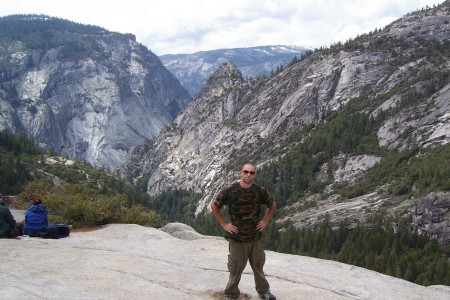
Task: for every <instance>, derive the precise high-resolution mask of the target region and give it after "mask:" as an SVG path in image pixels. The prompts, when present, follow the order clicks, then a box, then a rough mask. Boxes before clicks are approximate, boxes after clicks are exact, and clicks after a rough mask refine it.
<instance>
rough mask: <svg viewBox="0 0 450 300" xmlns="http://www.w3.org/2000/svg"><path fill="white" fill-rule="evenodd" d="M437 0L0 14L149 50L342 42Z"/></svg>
mask: <svg viewBox="0 0 450 300" xmlns="http://www.w3.org/2000/svg"><path fill="white" fill-rule="evenodd" d="M442 2H443V0H395V1H394V0H348V1H340V0H264V1H262V0H224V1H214V0H213V1H211V0H186V1H178V0H158V1H155V0H95V1H91V0H75V1H74V0H14V1H11V0H0V16H6V15H10V14H17V13H20V14H25V13H35V14H46V15H50V16H54V17H59V18H64V19H68V20H71V21H75V22H78V23H82V24H91V25H98V26H101V27H104V28H106V29H108V30H111V31H118V32H122V33H133V34H135V35H136V37H137V40H138V41H139V42H141V43H143V44H144V45H146V46H147V47H148V48H149V49H150V50H152V51H153V52H154V53H156V54H158V55H160V54H167V53H192V52H196V51H202V50H212V49H218V48H235V47H250V46H259V45H273V44H296V45H305V46H311V47H320V46H328V45H330V44H333V43H336V42H338V41H342V42H345V41H346V40H348V39H349V38H354V37H356V36H357V35H358V34H362V33H366V32H369V31H372V30H374V29H375V28H381V27H384V26H386V25H387V24H389V23H390V22H392V21H394V20H395V19H398V18H400V17H401V16H403V15H405V14H406V13H408V12H412V11H415V10H417V9H420V8H423V7H425V6H426V5H428V6H433V4H439V3H442Z"/></svg>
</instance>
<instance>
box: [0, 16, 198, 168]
mask: <svg viewBox="0 0 450 300" xmlns="http://www.w3.org/2000/svg"><path fill="white" fill-rule="evenodd" d="M0 24H1V26H0V54H1V56H0V74H1V75H0V78H1V79H0V103H1V105H0V130H1V129H7V130H9V131H10V132H16V133H17V132H21V131H25V132H26V133H27V134H29V135H31V136H32V137H34V138H35V139H36V141H38V142H39V143H40V144H41V145H42V146H43V147H49V148H52V149H54V150H55V151H57V153H58V154H60V155H67V156H69V157H71V158H78V159H81V160H85V161H88V162H89V163H91V164H92V165H94V166H96V167H100V168H104V169H108V170H116V168H117V167H118V166H119V165H121V164H122V163H123V162H124V161H125V160H126V158H127V157H128V154H129V153H130V151H131V150H132V149H133V148H134V146H136V145H139V144H141V143H142V142H143V141H144V140H146V139H149V138H152V137H153V136H154V135H156V134H157V133H158V132H159V131H160V129H161V128H162V127H163V126H164V125H166V124H167V123H170V122H172V121H173V119H174V118H175V116H176V115H177V114H178V112H179V111H180V110H181V109H182V108H184V107H185V106H186V104H187V103H188V101H190V96H189V95H188V93H187V92H186V90H184V89H183V88H182V87H181V85H180V83H179V81H178V80H177V79H175V78H174V77H173V75H172V74H171V73H170V72H169V71H167V69H165V68H164V66H163V65H162V63H161V61H160V60H159V59H158V57H157V56H156V55H154V54H153V53H152V52H150V51H149V50H148V49H147V48H146V47H145V46H143V45H141V44H139V43H137V42H136V40H135V37H134V36H133V35H131V34H118V33H113V32H109V31H107V30H105V29H103V28H99V27H95V26H87V25H80V24H76V23H73V22H70V21H66V20H61V19H58V18H51V17H47V16H37V15H20V16H10V17H4V18H1V19H0Z"/></svg>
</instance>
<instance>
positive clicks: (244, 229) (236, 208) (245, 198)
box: [211, 164, 276, 300]
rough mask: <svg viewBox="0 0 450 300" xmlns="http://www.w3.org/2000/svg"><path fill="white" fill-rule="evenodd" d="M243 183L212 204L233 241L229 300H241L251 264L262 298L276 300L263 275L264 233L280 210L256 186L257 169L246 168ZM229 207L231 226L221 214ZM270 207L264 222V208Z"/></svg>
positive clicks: (228, 291) (231, 241)
mask: <svg viewBox="0 0 450 300" xmlns="http://www.w3.org/2000/svg"><path fill="white" fill-rule="evenodd" d="M240 176H241V178H240V180H239V182H236V183H233V184H231V185H230V186H228V187H226V188H225V189H223V190H222V191H221V192H220V193H219V194H218V195H217V196H216V198H215V199H214V201H213V202H212V203H211V211H212V213H213V215H214V216H215V218H216V219H217V221H218V222H219V224H220V225H221V226H222V228H223V229H224V230H225V238H226V239H227V240H228V241H229V252H230V254H229V255H228V271H229V272H230V277H229V280H228V284H227V286H226V288H225V296H226V299H238V298H239V295H240V291H239V287H238V285H239V281H240V280H241V275H242V272H243V271H244V268H245V266H246V265H247V261H250V266H251V267H252V269H253V274H254V277H255V287H256V291H257V292H258V294H259V296H260V298H263V299H270V300H275V299H276V297H275V296H274V295H272V294H271V293H270V286H269V283H268V282H267V280H266V276H265V274H264V271H263V267H264V263H265V259H266V255H265V253H264V247H263V241H262V240H261V238H262V231H263V230H264V228H265V227H266V226H267V224H268V223H269V221H270V219H271V218H272V215H273V213H274V212H275V209H276V203H275V201H274V200H273V199H272V198H270V197H269V193H268V192H267V191H266V189H264V188H263V187H261V186H259V185H257V184H255V183H253V181H254V180H255V177H256V167H255V166H254V165H252V164H245V165H244V166H243V167H242V170H241V172H240ZM224 205H226V206H228V210H229V212H230V219H231V223H227V222H226V221H225V219H224V217H223V215H222V213H221V211H220V209H221V208H222V207H223V206H224ZM262 205H265V206H267V208H268V209H267V211H266V213H265V215H264V218H262V220H261V206H262Z"/></svg>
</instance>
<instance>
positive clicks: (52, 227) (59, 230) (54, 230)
mask: <svg viewBox="0 0 450 300" xmlns="http://www.w3.org/2000/svg"><path fill="white" fill-rule="evenodd" d="M69 234H70V227H69V225H66V224H60V223H51V224H49V225H48V226H47V228H46V229H45V231H44V232H43V233H42V237H43V238H45V239H60V238H65V237H68V236H69Z"/></svg>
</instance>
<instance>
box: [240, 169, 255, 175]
mask: <svg viewBox="0 0 450 300" xmlns="http://www.w3.org/2000/svg"><path fill="white" fill-rule="evenodd" d="M242 173H244V174H245V175H247V174H250V175H255V174H256V172H255V171H249V170H242Z"/></svg>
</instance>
